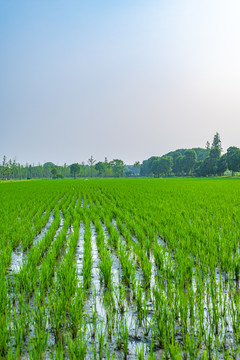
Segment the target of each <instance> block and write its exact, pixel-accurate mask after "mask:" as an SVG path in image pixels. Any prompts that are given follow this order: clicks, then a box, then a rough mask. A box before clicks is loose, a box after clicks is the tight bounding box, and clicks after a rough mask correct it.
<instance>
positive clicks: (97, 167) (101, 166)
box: [95, 161, 105, 176]
mask: <svg viewBox="0 0 240 360" xmlns="http://www.w3.org/2000/svg"><path fill="white" fill-rule="evenodd" d="M95 170H97V171H98V174H99V176H104V174H105V164H104V163H103V162H101V161H99V162H98V163H97V164H96V165H95Z"/></svg>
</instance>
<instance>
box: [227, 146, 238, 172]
mask: <svg viewBox="0 0 240 360" xmlns="http://www.w3.org/2000/svg"><path fill="white" fill-rule="evenodd" d="M227 165H228V169H229V170H230V171H232V175H234V172H237V171H240V149H239V148H237V147H235V146H230V147H229V148H228V149H227Z"/></svg>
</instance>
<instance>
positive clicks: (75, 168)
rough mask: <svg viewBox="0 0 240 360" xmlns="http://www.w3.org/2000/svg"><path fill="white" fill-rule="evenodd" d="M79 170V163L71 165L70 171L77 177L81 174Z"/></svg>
mask: <svg viewBox="0 0 240 360" xmlns="http://www.w3.org/2000/svg"><path fill="white" fill-rule="evenodd" d="M79 171H80V166H79V164H78V163H74V164H72V165H70V173H71V175H73V177H74V178H76V176H77V175H78V174H79Z"/></svg>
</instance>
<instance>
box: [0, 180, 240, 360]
mask: <svg viewBox="0 0 240 360" xmlns="http://www.w3.org/2000/svg"><path fill="white" fill-rule="evenodd" d="M239 241H240V180H238V179H93V180H91V179H89V180H57V181H53V180H51V181H50V180H42V181H41V180H39V181H22V182H11V183H7V182H5V183H1V184H0V358H1V359H172V360H177V359H239V350H240V292H239V280H240V253H239V251H240V250H239Z"/></svg>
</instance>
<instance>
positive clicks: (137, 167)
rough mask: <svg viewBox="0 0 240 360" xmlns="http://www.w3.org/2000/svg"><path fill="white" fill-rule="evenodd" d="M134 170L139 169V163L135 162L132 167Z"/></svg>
mask: <svg viewBox="0 0 240 360" xmlns="http://www.w3.org/2000/svg"><path fill="white" fill-rule="evenodd" d="M133 166H134V167H135V168H136V169H139V168H140V167H141V164H140V161H135V163H134V165H133Z"/></svg>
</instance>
